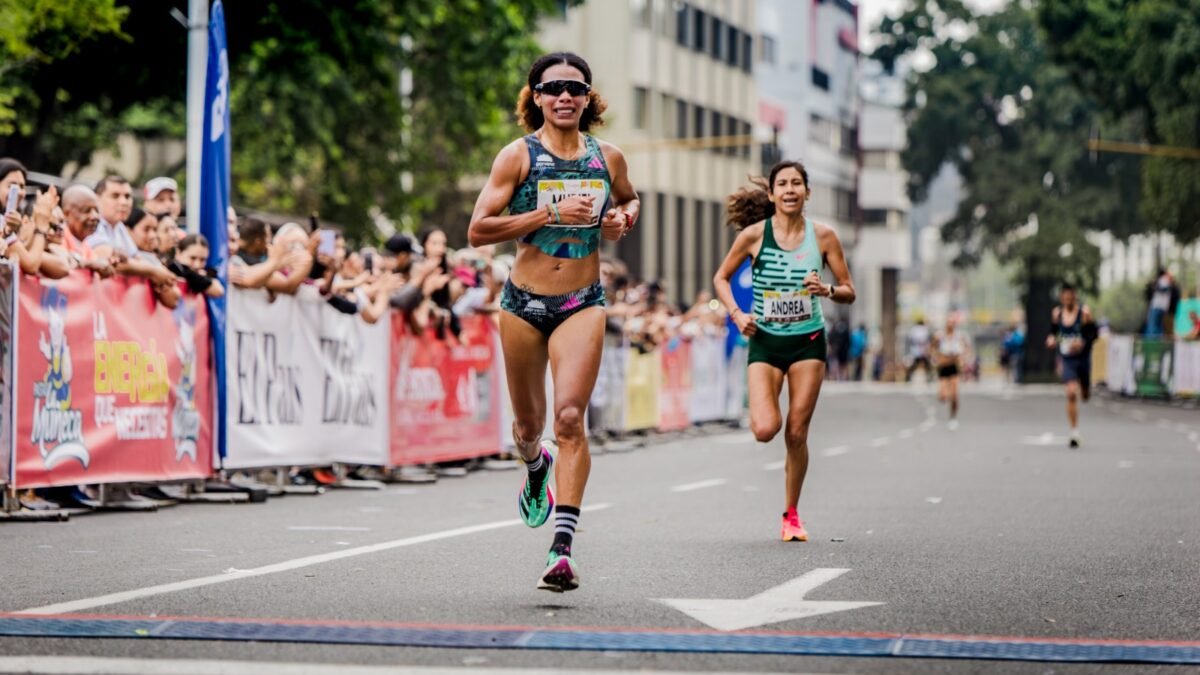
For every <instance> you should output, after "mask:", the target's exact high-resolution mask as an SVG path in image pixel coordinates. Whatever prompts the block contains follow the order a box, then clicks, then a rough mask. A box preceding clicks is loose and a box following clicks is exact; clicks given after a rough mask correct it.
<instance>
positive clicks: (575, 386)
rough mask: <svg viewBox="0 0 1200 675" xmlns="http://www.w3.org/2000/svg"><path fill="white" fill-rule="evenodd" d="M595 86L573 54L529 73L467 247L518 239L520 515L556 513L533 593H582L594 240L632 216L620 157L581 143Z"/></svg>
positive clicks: (504, 318) (595, 311)
mask: <svg viewBox="0 0 1200 675" xmlns="http://www.w3.org/2000/svg"><path fill="white" fill-rule="evenodd" d="M591 82H592V71H591V69H590V68H589V67H588V65H587V62H585V61H584V60H583V59H582V58H580V57H579V56H577V55H575V54H569V53H555V54H549V55H547V56H543V57H542V58H540V59H538V60H537V62H535V63H534V64H533V68H532V69H531V70H530V71H529V82H528V85H527V86H526V87H525V88H524V89H523V90H522V91H521V98H520V101H519V102H518V104H517V115H518V117H519V118H520V119H521V121H522V123H524V125H525V127H526V129H527V130H528V131H529V132H530V133H529V135H527V136H525V137H524V138H519V139H517V140H516V141H513V142H512V143H510V144H508V145H507V146H506V147H505V148H504V149H503V150H501V151H500V154H499V155H497V156H496V160H495V162H494V163H493V164H492V172H491V175H490V176H488V182H487V186H485V187H484V189H483V192H481V193H480V195H479V200H478V201H477V202H476V203H475V212H474V214H473V215H472V216H471V228H470V231H469V235H468V236H469V238H470V241H471V245H472V246H482V245H485V244H495V243H499V242H504V241H510V240H513V239H516V240H517V241H518V244H517V260H516V263H515V264H514V266H513V270H512V277H511V278H510V280H509V282H508V283H507V284H506V285H505V288H504V293H503V296H502V297H501V302H500V306H501V309H503V310H504V311H502V312H501V313H500V338H501V345H502V348H503V350H504V367H505V372H506V373H507V374H508V391H509V396H510V397H511V398H512V406H513V413H514V417H515V422H514V423H513V440H515V441H516V445H517V451H518V452H519V453H520V454H521V458H522V459H523V460H525V466H526V468H527V469H528V471H527V476H526V479H525V486H524V488H523V489H522V491H521V493H520V495H518V500H517V507H518V512H519V513H520V515H521V518H522V519H523V520H524V521H525V524H526V525H529V526H530V527H538V526H540V525H542V524H543V523H545V522H546V520H547V518H548V517H549V514H550V511H551V510H552V509H553V511H554V513H555V528H554V530H555V533H554V543H553V545H552V546H551V549H550V553H549V555H548V556H547V561H546V568H545V571H544V572H543V573H542V577H541V579H540V580H539V581H538V588H541V589H545V590H550V591H557V592H562V591H569V590H573V589H575V588H577V587H578V586H579V570H578V568H577V567H576V565H575V561H574V559H573V558H572V557H571V544H572V543H573V539H574V534H575V527H576V525H577V524H578V523H579V505H580V503H581V502H582V501H583V490H584V486H585V485H586V484H587V478H588V472H589V471H590V469H591V456H590V455H589V454H588V443H587V435H586V430H585V429H584V426H583V418H584V411H585V410H586V408H587V404H588V400H589V399H590V398H591V395H592V388H593V387H594V386H595V384H596V376H597V374H598V373H599V369H600V352H601V349H602V348H603V344H604V309H603V305H604V288H603V286H601V284H600V254H599V246H600V240H601V238H603V239H607V240H610V241H613V240H617V239H620V238H621V237H623V236H625V234H627V233H628V232H629V229H630V228H631V227H633V223H634V221H636V220H637V216H638V210H639V202H638V196H637V192H635V191H634V189H633V184H632V183H630V182H629V172H628V168H627V166H626V163H625V156H624V155H622V154H621V151H620V150H619V149H618V148H617V147H616V146H614V145H612V144H610V143H605V142H603V141H599V140H597V139H595V138H594V137H592V136H589V135H588V134H587V132H588V131H589V130H590V129H591V127H593V126H598V125H600V124H601V119H600V115H601V113H603V112H604V108H605V105H604V101H603V100H601V98H600V97H599V95H597V94H596V93H595V92H594V91H592V88H591ZM547 362H549V363H550V365H551V371H552V373H553V376H554V434H555V436H556V437H557V439H558V445H559V453H558V461H557V463H558V469H557V470H556V472H555V483H556V485H557V491H558V495H557V497H558V500H557V506H556V505H555V495H554V494H553V493H552V492H551V491H550V486H549V476H550V468H551V466H552V465H553V464H554V461H555V460H554V457H553V456H552V455H551V454H550V452H548V451H547V450H546V449H545V448H543V447H542V444H541V442H540V441H541V436H542V427H543V426H544V425H545V423H546V389H545V377H546V364H547Z"/></svg>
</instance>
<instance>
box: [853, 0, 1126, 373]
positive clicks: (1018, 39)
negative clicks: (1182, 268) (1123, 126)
mask: <svg viewBox="0 0 1200 675" xmlns="http://www.w3.org/2000/svg"><path fill="white" fill-rule="evenodd" d="M878 33H879V37H880V40H881V44H880V46H879V47H878V49H877V50H876V51H875V53H874V54H873V57H874V58H876V59H878V60H879V61H881V62H882V63H883V65H884V66H885V68H888V69H892V68H894V67H895V66H896V64H897V63H898V62H899V61H900V60H901V59H904V58H906V57H912V56H914V55H918V54H919V55H920V56H921V57H922V58H924V59H925V60H927V61H932V65H931V66H930V67H929V68H928V69H925V70H912V71H910V72H909V74H908V76H907V77H908V93H907V101H906V104H905V110H906V113H907V115H908V122H909V127H908V146H907V149H906V150H905V152H904V154H903V162H904V166H905V168H906V169H907V170H908V172H909V175H910V181H909V193H910V195H911V196H912V198H913V199H914V201H920V200H921V199H923V198H924V196H925V194H926V191H927V190H928V187H929V185H930V183H931V182H932V181H933V179H934V178H935V177H936V175H937V173H938V171H939V170H940V169H941V167H942V166H943V165H944V164H947V163H949V164H951V165H952V166H953V167H954V168H955V169H956V170H957V171H958V173H959V174H960V175H961V176H962V181H963V188H962V189H963V198H962V201H961V202H960V204H959V207H958V211H957V213H956V214H955V216H954V217H953V218H952V219H951V220H950V221H949V222H947V223H946V224H945V225H944V226H943V228H942V236H943V239H944V240H945V241H946V242H948V243H952V244H955V245H956V246H957V250H958V251H959V254H958V258H957V260H956V264H958V265H962V266H969V265H974V264H976V263H978V261H979V260H980V259H981V257H982V256H983V255H984V254H985V253H986V252H993V253H995V254H996V256H997V258H998V259H999V260H1000V262H1001V263H1005V264H1009V263H1011V264H1013V265H1014V269H1015V270H1016V282H1017V285H1018V286H1019V287H1020V288H1021V291H1022V296H1023V300H1024V304H1025V310H1026V316H1027V321H1028V323H1029V332H1028V334H1029V340H1028V341H1027V344H1029V345H1031V346H1037V345H1040V344H1041V342H1043V341H1044V339H1045V336H1046V334H1047V333H1048V331H1049V321H1050V307H1051V305H1052V303H1053V301H1054V296H1053V289H1054V287H1055V286H1056V285H1057V284H1058V283H1059V282H1061V281H1064V280H1065V281H1072V282H1074V283H1076V284H1077V285H1079V286H1081V287H1082V288H1084V289H1085V290H1090V289H1092V288H1094V287H1095V282H1096V271H1097V269H1098V267H1099V251H1098V249H1097V248H1096V247H1095V246H1094V245H1092V244H1091V243H1090V242H1089V241H1088V240H1087V237H1086V235H1087V232H1088V231H1089V230H1114V229H1115V230H1121V229H1122V228H1134V227H1136V213H1135V212H1134V210H1133V204H1136V199H1135V198H1134V199H1131V198H1130V190H1131V189H1133V188H1135V187H1136V181H1135V180H1134V181H1130V180H1129V178H1130V170H1131V169H1130V167H1131V165H1130V163H1129V162H1127V161H1124V162H1122V161H1121V160H1115V159H1112V158H1108V157H1104V158H1098V159H1095V160H1093V158H1091V157H1089V155H1088V153H1087V151H1086V142H1087V138H1088V133H1089V129H1090V128H1091V127H1092V125H1093V124H1094V123H1095V120H1096V118H1097V111H1096V110H1095V109H1094V107H1093V106H1092V105H1091V104H1089V102H1088V101H1087V100H1086V99H1085V98H1084V97H1083V96H1081V95H1080V94H1079V93H1078V91H1077V90H1076V88H1075V87H1074V86H1073V85H1072V83H1071V81H1070V79H1069V77H1068V75H1067V73H1066V72H1065V70H1063V69H1062V68H1059V67H1056V66H1054V65H1053V64H1052V63H1050V62H1049V59H1048V57H1047V55H1046V52H1045V45H1044V43H1043V41H1042V38H1041V35H1040V33H1039V31H1038V28H1037V25H1036V22H1035V17H1034V16H1033V13H1032V12H1031V11H1029V10H1028V9H1025V8H1023V7H1022V6H1021V5H1020V4H1019V3H1011V4H1009V5H1008V6H1007V7H1005V8H1003V9H1001V10H1000V11H999V12H997V13H995V14H990V15H985V16H979V17H975V16H973V15H972V14H971V13H970V12H969V11H968V10H967V9H966V8H965V7H964V6H963V5H962V3H961V2H959V0H928V1H927V2H919V3H916V4H915V5H910V6H909V8H908V9H907V10H906V11H905V12H904V13H903V14H902V15H901V16H900V17H898V18H896V19H890V18H889V19H885V20H884V21H883V23H882V25H881V26H880V29H879V31H878ZM1131 185H1132V186H1133V188H1131ZM1026 366H1027V367H1026V372H1027V373H1030V374H1036V373H1042V374H1045V373H1048V372H1049V371H1050V368H1051V360H1050V355H1049V353H1047V352H1046V351H1045V350H1041V349H1036V348H1031V349H1030V350H1028V352H1027V360H1026Z"/></svg>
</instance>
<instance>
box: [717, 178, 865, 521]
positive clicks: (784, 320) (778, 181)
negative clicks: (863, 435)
mask: <svg viewBox="0 0 1200 675" xmlns="http://www.w3.org/2000/svg"><path fill="white" fill-rule="evenodd" d="M754 182H755V184H756V187H755V188H748V189H742V190H738V191H737V192H735V193H734V194H733V195H731V196H730V197H729V205H728V212H729V223H730V224H731V225H733V226H735V227H736V228H737V229H738V230H739V232H738V235H737V239H735V240H734V241H733V246H732V247H731V248H730V251H729V255H727V256H726V257H725V262H723V263H721V267H720V269H718V270H717V274H716V276H715V277H713V286H714V287H715V288H716V291H717V297H718V298H720V300H721V302H723V303H725V307H726V308H728V309H729V315H730V317H731V318H732V319H733V321H734V323H736V324H737V329H738V331H740V332H741V333H742V335H745V336H747V337H748V338H750V366H749V370H748V372H747V376H746V377H747V384H746V386H747V391H748V394H749V400H750V429H751V431H753V432H754V438H755V439H756V440H758V442H759V443H768V442H770V441H771V439H773V438H775V435H776V434H778V433H779V430H780V429H781V428H783V420H782V419H781V418H780V414H779V393H780V391H782V389H783V384H784V382H787V385H788V414H787V428H786V430H785V431H784V442H785V443H786V445H787V459H786V464H785V465H784V472H785V474H786V500H787V503H786V510H785V511H784V513H783V522H782V528H781V531H780V535H781V537H782V539H783V540H784V541H808V532H807V531H806V530H805V529H804V523H803V522H802V521H801V520H800V516H799V514H797V512H796V507H797V505H798V504H799V502H800V490H801V488H802V487H803V486H804V476H805V474H807V473H808V426H809V422H811V421H812V415H813V411H814V410H815V409H816V407H817V397H818V396H819V395H820V393H821V382H822V381H823V380H824V379H825V358H826V346H825V319H824V317H823V315H822V313H821V301H820V298H829V299H830V300H832V301H834V302H840V303H844V304H849V303H852V302H854V298H855V291H854V282H853V281H851V279H850V269H849V267H847V265H846V257H845V255H844V254H843V253H842V243H841V242H840V241H839V240H838V236H837V233H836V232H834V230H833V228H831V227H829V226H828V225H820V224H817V223H814V222H813V221H812V219H811V218H806V217H805V216H804V205H805V203H806V202H807V201H808V197H809V189H808V171H806V170H805V168H804V165H803V164H801V163H800V162H787V161H785V162H779V163H778V164H776V165H775V166H773V167H772V168H771V173H770V175H769V177H768V178H767V179H766V180H764V179H762V178H759V179H756V180H755V181H754ZM746 258H752V259H753V261H754V264H753V266H752V268H751V275H752V276H751V278H752V280H753V281H752V283H753V286H754V308H753V310H752V313H750V314H747V313H745V312H743V311H742V310H741V308H739V307H738V305H737V301H736V300H735V299H734V297H733V288H732V286H731V285H730V280H731V279H732V278H733V275H735V274H737V271H738V269H739V268H740V267H741V266H742V263H743V262H745V260H746ZM826 265H828V266H829V270H830V271H831V272H832V273H833V277H834V280H835V281H836V282H837V283H834V284H831V283H826V282H825V281H824V280H822V279H821V270H822V269H823V268H824V267H825V266H826Z"/></svg>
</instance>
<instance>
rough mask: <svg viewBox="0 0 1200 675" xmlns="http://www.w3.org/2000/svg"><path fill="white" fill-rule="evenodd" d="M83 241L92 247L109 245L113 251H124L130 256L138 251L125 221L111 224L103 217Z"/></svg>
mask: <svg viewBox="0 0 1200 675" xmlns="http://www.w3.org/2000/svg"><path fill="white" fill-rule="evenodd" d="M84 243H85V244H87V245H88V246H90V247H91V248H92V249H95V248H97V247H99V246H111V247H112V249H113V251H116V252H118V253H124V254H125V255H126V256H127V257H130V258H132V257H134V256H136V255H137V252H138V247H137V244H135V243H133V236H132V235H130V234H129V228H128V227H125V223H117V224H116V225H112V224H111V223H109V222H108V221H106V220H104V219H103V218H101V219H100V224H99V225H98V226H96V231H95V232H93V233H91V234H90V235H88V238H87V239H86V240H84Z"/></svg>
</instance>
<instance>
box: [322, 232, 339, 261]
mask: <svg viewBox="0 0 1200 675" xmlns="http://www.w3.org/2000/svg"><path fill="white" fill-rule="evenodd" d="M320 232H321V243H320V244H319V245H318V246H317V255H324V256H329V257H330V258H332V257H333V255H334V253H335V252H336V251H337V232H334V231H333V230H321V231H320Z"/></svg>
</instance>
